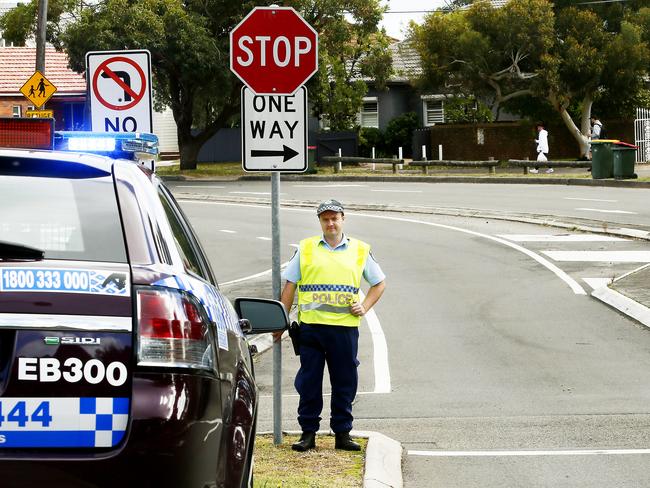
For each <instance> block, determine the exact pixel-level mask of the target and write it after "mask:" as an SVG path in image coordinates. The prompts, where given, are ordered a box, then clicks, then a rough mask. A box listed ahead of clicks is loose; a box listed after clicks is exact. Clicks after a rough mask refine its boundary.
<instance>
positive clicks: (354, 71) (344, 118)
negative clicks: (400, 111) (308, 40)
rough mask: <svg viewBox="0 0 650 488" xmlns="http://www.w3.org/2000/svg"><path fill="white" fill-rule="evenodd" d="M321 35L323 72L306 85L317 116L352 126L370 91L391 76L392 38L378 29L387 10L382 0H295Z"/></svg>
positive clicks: (337, 124)
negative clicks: (372, 86)
mask: <svg viewBox="0 0 650 488" xmlns="http://www.w3.org/2000/svg"><path fill="white" fill-rule="evenodd" d="M288 3H289V4H291V5H292V6H293V7H294V8H296V9H297V10H298V11H300V12H302V13H303V15H304V17H305V20H307V22H309V23H310V24H311V25H312V26H313V27H314V28H315V29H316V30H317V31H318V33H319V44H318V51H319V53H318V54H319V70H318V73H317V74H316V75H315V76H314V77H313V78H312V79H311V81H310V82H309V83H308V85H307V87H308V89H309V94H310V101H311V103H312V104H313V108H314V114H315V115H316V116H317V117H325V118H327V120H328V121H329V124H330V129H331V130H332V131H341V130H351V129H353V128H354V127H355V125H356V121H357V113H358V112H359V109H360V107H361V105H362V103H363V97H364V96H365V94H366V93H367V91H368V85H367V82H368V81H369V82H372V83H374V84H375V86H376V87H377V88H380V89H381V88H383V87H384V86H385V84H386V81H387V80H388V77H389V76H390V75H391V70H392V60H391V56H390V52H389V50H388V45H389V38H388V36H386V34H385V33H384V32H383V31H380V30H378V25H379V21H380V20H381V18H382V15H383V12H384V10H385V9H384V8H383V7H381V5H380V2H379V0H295V1H292V2H288Z"/></svg>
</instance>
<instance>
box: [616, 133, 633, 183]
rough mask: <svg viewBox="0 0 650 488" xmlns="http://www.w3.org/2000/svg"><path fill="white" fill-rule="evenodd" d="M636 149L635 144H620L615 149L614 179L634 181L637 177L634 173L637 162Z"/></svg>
mask: <svg viewBox="0 0 650 488" xmlns="http://www.w3.org/2000/svg"><path fill="white" fill-rule="evenodd" d="M636 149H637V147H636V146H635V145H634V144H628V143H627V142H619V143H617V144H616V145H615V146H614V147H613V148H612V151H613V155H614V166H613V173H614V178H615V179H617V180H625V179H633V178H636V177H637V175H636V174H635V173H634V163H635V162H636Z"/></svg>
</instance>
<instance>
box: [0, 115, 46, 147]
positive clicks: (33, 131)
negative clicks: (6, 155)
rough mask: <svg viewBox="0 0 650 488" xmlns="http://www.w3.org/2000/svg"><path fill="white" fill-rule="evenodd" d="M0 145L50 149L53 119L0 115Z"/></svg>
mask: <svg viewBox="0 0 650 488" xmlns="http://www.w3.org/2000/svg"><path fill="white" fill-rule="evenodd" d="M0 147H7V148H9V147H10V148H16V149H52V148H53V147H54V119H33V118H21V117H0Z"/></svg>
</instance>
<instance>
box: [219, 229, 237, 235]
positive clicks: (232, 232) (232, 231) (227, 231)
mask: <svg viewBox="0 0 650 488" xmlns="http://www.w3.org/2000/svg"><path fill="white" fill-rule="evenodd" d="M219 232H225V233H226V234H236V233H237V231H236V230H228V229H219Z"/></svg>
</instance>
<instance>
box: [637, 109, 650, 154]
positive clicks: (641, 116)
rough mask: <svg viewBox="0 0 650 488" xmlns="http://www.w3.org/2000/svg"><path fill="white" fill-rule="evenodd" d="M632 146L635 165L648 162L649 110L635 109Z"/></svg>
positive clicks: (649, 143)
mask: <svg viewBox="0 0 650 488" xmlns="http://www.w3.org/2000/svg"><path fill="white" fill-rule="evenodd" d="M634 144H636V145H637V146H638V149H637V150H636V161H637V163H644V162H650V108H637V109H636V120H635V121H634Z"/></svg>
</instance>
